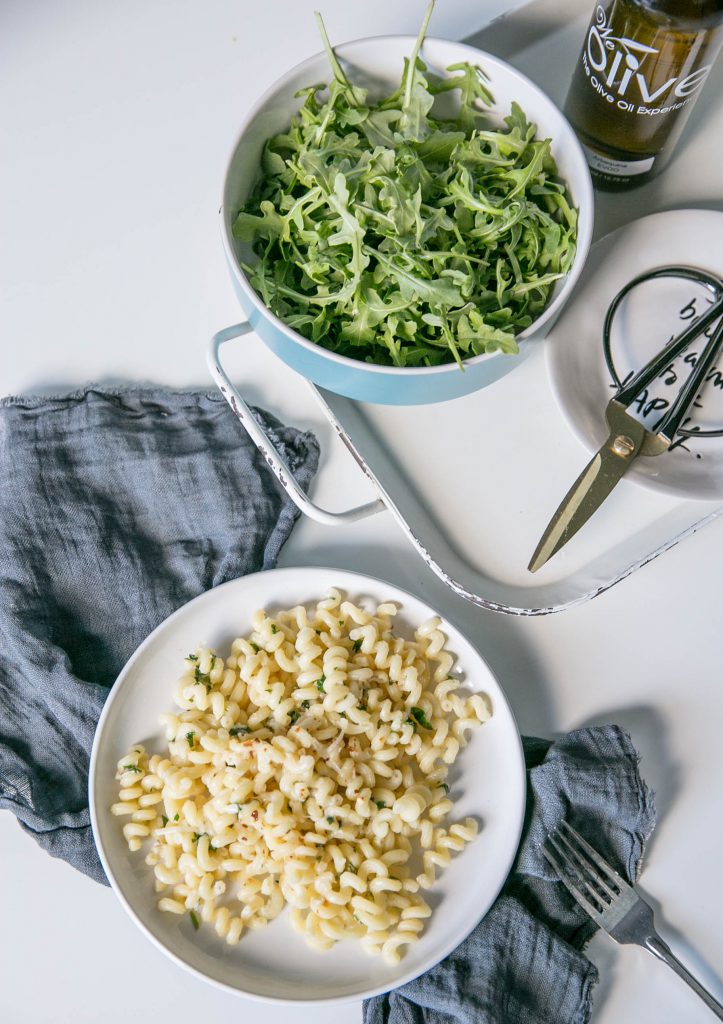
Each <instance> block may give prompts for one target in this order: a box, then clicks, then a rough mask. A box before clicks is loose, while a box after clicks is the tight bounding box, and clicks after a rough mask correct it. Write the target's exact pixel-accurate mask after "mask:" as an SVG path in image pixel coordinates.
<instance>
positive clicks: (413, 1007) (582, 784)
mask: <svg viewBox="0 0 723 1024" xmlns="http://www.w3.org/2000/svg"><path fill="white" fill-rule="evenodd" d="M523 743H524V748H525V761H526V764H527V810H526V816H525V825H524V829H523V838H522V843H521V845H520V849H519V851H518V854H517V859H516V861H515V864H514V866H513V869H512V872H511V873H510V876H509V878H508V879H507V882H506V883H505V886H504V888H503V890H502V893H501V894H500V896H499V897H498V899H497V900H496V902H495V903H494V905H493V906H492V909H491V910H490V911H489V913H488V914H487V915H486V916H485V917H484V918H483V919H482V921H481V922H480V923H479V924H478V925H477V927H476V928H475V929H474V931H473V932H472V934H471V935H469V936H468V938H467V939H465V941H464V942H462V944H461V945H460V946H458V947H457V949H456V950H455V951H454V952H453V953H452V954H450V956H448V957H447V958H446V959H445V960H443V961H442V963H440V964H438V965H437V966H436V967H433V968H432V970H430V971H428V972H427V974H423V975H422V976H421V977H419V978H416V979H415V980H414V981H410V982H409V983H408V984H406V985H402V986H401V987H400V988H398V989H395V990H394V991H393V992H390V993H387V994H386V995H383V996H378V997H376V998H375V999H371V1000H369V1001H368V1002H366V1003H365V1004H364V1024H585V1022H586V1021H588V1020H589V1018H590V1011H591V1005H592V1004H591V993H592V988H593V986H594V984H595V982H596V981H597V968H595V967H594V965H593V964H591V963H590V961H589V960H588V959H587V957H585V956H584V954H583V953H582V952H580V950H581V949H582V947H583V946H584V944H585V942H587V940H588V939H589V938H590V936H591V935H592V933H593V932H594V931H595V926H594V924H593V923H592V922H591V920H590V919H589V918H588V916H587V914H585V912H584V911H582V910H581V909H580V908H579V907H578V905H577V904H576V903H575V901H574V900H573V898H572V897H571V896H570V895H569V894H568V892H567V891H566V890H565V888H564V886H563V885H562V883H561V882H560V881H559V880H558V879H557V877H556V875H555V872H554V871H553V870H552V868H551V867H550V865H549V864H548V863H547V861H546V860H545V858H544V857H543V855H542V844H543V842H544V839H545V837H546V835H547V834H548V832H550V831H551V830H552V829H553V828H555V826H556V825H558V824H559V822H560V821H561V820H562V819H563V818H566V819H567V821H569V823H570V824H571V825H572V826H573V827H574V828H576V829H577V830H578V832H580V833H581V834H582V835H583V836H584V837H585V838H586V839H587V840H588V842H590V843H592V844H593V845H594V846H595V847H597V849H598V850H599V851H600V853H601V854H602V855H603V857H605V858H606V859H607V860H608V861H609V862H610V863H611V864H613V865H614V866H615V867H616V868H617V870H618V871H619V872H620V873H621V874H622V875H624V876H625V877H626V878H627V879H628V880H630V881H633V880H634V879H635V878H636V877H637V872H638V867H639V865H640V860H641V857H642V855H643V850H644V847H645V843H646V841H647V839H648V837H649V835H650V833H651V832H652V830H653V826H654V824H655V808H654V803H653V795H652V793H651V792H650V790H649V789H648V788H647V786H646V785H645V783H644V782H643V781H642V779H641V778H640V774H639V771H638V756H637V754H636V752H635V749H634V747H633V745H632V742H631V740H630V737H629V736H628V734H627V733H625V732H624V731H623V730H622V729H620V728H619V727H618V726H615V725H608V726H600V727H595V728H589V729H579V730H577V731H575V732H571V733H568V734H567V735H566V736H563V737H561V738H560V739H558V740H557V741H556V742H553V743H551V742H549V741H547V740H540V739H534V738H527V737H526V738H524V740H523Z"/></svg>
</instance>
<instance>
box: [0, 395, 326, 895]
mask: <svg viewBox="0 0 723 1024" xmlns="http://www.w3.org/2000/svg"><path fill="white" fill-rule="evenodd" d="M257 413H258V414H259V415H260V416H261V418H262V419H263V420H264V421H265V424H266V425H267V427H269V428H270V433H271V436H272V439H273V441H274V443H275V445H276V447H277V448H278V450H279V451H280V452H281V453H282V455H283V456H284V457H285V458H286V460H287V462H288V464H289V467H290V468H291V470H292V471H293V473H294V476H295V477H296V479H297V480H298V482H299V483H300V484H301V486H302V487H304V488H306V487H307V486H308V485H309V483H310V481H311V479H312V477H313V475H314V472H315V471H316V467H317V464H318V456H319V448H318V444H317V442H316V439H315V438H314V436H313V435H312V434H310V433H302V432H300V431H298V430H294V429H292V428H289V427H284V426H282V424H280V423H279V422H278V421H277V420H275V419H274V418H273V417H271V416H269V415H268V414H264V413H260V412H259V411H258V410H257ZM297 515H298V511H297V509H296V507H295V505H294V504H293V503H292V502H291V501H290V500H289V499H288V498H287V497H286V496H285V495H284V494H282V492H281V491H280V489H279V488H277V486H276V484H275V482H274V480H273V477H272V476H271V473H270V471H269V469H268V467H267V466H266V464H265V462H264V459H263V457H262V456H261V455H260V454H259V453H258V451H257V449H256V448H255V446H254V444H253V442H252V441H251V440H250V438H249V437H248V435H247V434H246V432H245V431H244V430H243V429H241V427H240V426H239V424H238V422H237V420H236V418H235V416H234V415H233V413H232V411H231V410H230V409H229V407H228V405H227V404H226V402H225V400H224V399H223V397H222V396H221V395H220V394H219V393H218V392H216V393H213V394H205V393H199V392H196V393H188V392H177V391H176V392H174V391H167V390H161V389H157V390H154V389H122V390H115V391H113V390H105V389H101V388H88V389H86V390H84V391H81V392H78V393H76V394H73V395H70V396H66V397H62V398H53V399H46V398H7V399H4V400H2V401H0V808H8V809H9V810H11V811H12V812H13V813H14V814H15V815H16V816H17V817H18V819H19V821H20V823H21V825H22V826H23V828H24V829H26V830H27V831H28V832H30V833H31V834H32V835H33V836H34V837H35V838H36V839H37V841H38V842H39V843H40V844H41V846H43V847H44V848H45V849H46V850H48V851H49V852H50V853H51V854H52V855H53V856H55V857H62V858H63V859H64V860H67V861H69V862H70V863H71V864H73V865H74V866H75V867H76V868H79V869H80V870H81V871H83V872H85V873H86V874H87V875H90V876H91V877H92V878H95V879H97V880H98V881H105V876H104V874H103V870H102V868H101V865H100V861H99V859H98V855H97V853H96V850H95V846H94V844H93V837H92V834H91V829H90V824H89V815H88V802H87V792H86V790H87V776H88V762H89V757H90V750H91V745H92V742H93V734H94V732H95V726H96V723H97V721H98V716H99V715H100V711H101V708H102V707H103V703H104V701H105V698H106V696H107V694H108V689H109V687H110V686H111V685H112V684H113V682H114V680H115V678H116V676H117V674H118V673H119V671H120V669H121V668H122V667H123V664H124V663H125V662H126V660H127V659H128V658H129V656H130V655H131V654H132V653H133V651H134V650H135V648H136V647H137V646H138V645H139V644H140V643H141V641H142V640H144V639H145V637H146V636H147V635H148V634H149V633H150V632H151V631H152V630H153V629H154V628H155V627H156V626H157V625H158V624H159V623H160V622H161V621H162V620H163V619H165V618H166V617H167V616H168V615H170V614H171V612H173V611H174V610H175V609H176V608H178V607H179V606H180V605H182V604H184V603H185V602H186V601H189V600H190V599H191V598H193V597H196V596H197V595H198V594H200V593H202V592H203V591H205V590H208V589H209V588H210V587H215V586H217V585H218V584H219V583H224V582H225V581H226V580H230V579H234V578H236V577H238V576H242V575H243V574H245V573H250V572H256V571H258V570H261V569H269V568H271V567H272V566H273V565H274V564H275V561H276V558H277V556H278V554H279V550H280V548H281V546H282V544H283V543H284V541H285V540H286V538H287V537H288V536H289V533H290V531H291V528H292V526H293V524H294V520H295V518H296V517H297Z"/></svg>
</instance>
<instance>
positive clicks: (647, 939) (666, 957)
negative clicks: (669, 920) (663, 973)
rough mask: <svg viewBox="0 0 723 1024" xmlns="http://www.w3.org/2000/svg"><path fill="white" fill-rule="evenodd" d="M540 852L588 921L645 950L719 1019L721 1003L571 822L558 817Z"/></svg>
mask: <svg viewBox="0 0 723 1024" xmlns="http://www.w3.org/2000/svg"><path fill="white" fill-rule="evenodd" d="M542 852H543V853H544V855H545V857H546V858H547V860H548V861H549V862H550V864H552V866H553V867H554V869H555V870H556V871H557V873H558V875H559V876H560V881H561V882H562V883H563V884H564V885H565V886H566V888H567V889H568V890H569V892H571V893H572V895H573V896H574V897H575V899H576V900H577V902H578V903H579V904H580V906H581V907H582V908H583V909H584V910H586V911H587V912H588V914H589V915H590V917H591V918H592V919H593V921H595V922H596V923H597V924H598V925H599V926H600V927H601V928H602V929H604V930H605V931H606V932H607V933H608V934H609V935H611V936H612V937H613V938H614V939H615V941H616V942H621V943H624V944H629V943H635V944H636V945H638V946H643V947H644V948H645V949H649V950H650V952H651V953H654V954H655V956H657V957H658V959H659V960H663V961H664V962H665V963H666V964H667V965H668V967H672V968H673V970H674V971H675V973H676V974H677V975H678V977H680V978H682V979H683V981H685V982H687V984H688V985H690V987H691V988H692V989H693V991H694V992H696V993H697V994H698V995H699V996H700V998H701V999H702V1000H703V1002H704V1003H705V1004H706V1006H708V1007H709V1008H710V1009H711V1010H712V1011H713V1013H714V1014H715V1015H716V1017H718V1019H719V1020H723V1006H721V1004H720V1003H719V1002H718V1001H717V1000H715V999H714V998H713V996H712V995H711V994H710V992H708V991H707V990H706V989H704V988H703V986H702V985H701V984H700V982H699V981H696V979H695V978H694V977H693V975H692V974H691V973H690V972H689V971H688V970H687V968H685V967H684V966H683V964H682V963H681V962H680V960H678V958H677V957H676V956H675V955H674V954H673V953H672V951H671V949H670V947H669V946H668V944H667V943H666V942H664V941H663V940H662V939H661V938H660V936H659V935H658V933H657V932H656V930H655V924H654V921H653V908H652V907H651V906H650V904H649V903H646V902H645V900H644V899H643V898H642V896H640V895H639V894H638V892H637V890H636V889H634V888H633V886H632V885H629V884H628V882H626V881H625V879H624V878H621V876H620V875H619V874H618V873H617V871H614V870H613V868H611V867H610V865H609V864H608V863H607V861H605V860H603V858H602V857H601V856H600V854H599V853H598V852H597V850H594V849H593V848H592V846H590V844H589V843H587V842H586V841H585V840H584V839H583V838H582V836H581V835H580V834H579V833H578V832H576V831H575V829H574V828H573V827H572V826H571V825H568V824H567V822H566V821H563V822H562V824H561V825H560V826H559V827H558V828H556V829H555V831H554V832H552V833H550V835H549V836H548V837H547V842H546V843H545V846H544V847H543V851H542Z"/></svg>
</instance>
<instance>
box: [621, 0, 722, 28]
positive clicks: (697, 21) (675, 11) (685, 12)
mask: <svg viewBox="0 0 723 1024" xmlns="http://www.w3.org/2000/svg"><path fill="white" fill-rule="evenodd" d="M626 3H627V4H629V6H630V7H634V8H637V9H638V10H640V11H641V12H644V13H646V14H649V15H650V16H652V17H654V18H656V19H659V20H660V21H662V22H663V23H665V24H666V25H670V27H675V28H678V29H682V30H690V31H695V32H704V31H706V30H708V29H711V28H716V27H717V26H718V25H720V24H722V23H723V0H684V2H683V3H681V2H680V0H677V2H676V0H626Z"/></svg>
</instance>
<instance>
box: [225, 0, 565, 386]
mask: <svg viewBox="0 0 723 1024" xmlns="http://www.w3.org/2000/svg"><path fill="white" fill-rule="evenodd" d="M432 7H433V0H432V3H430V5H429V7H428V9H427V13H426V15H425V18H424V22H423V25H422V29H421V32H420V34H419V37H418V39H417V42H416V44H415V46H414V48H413V50H412V53H411V55H410V56H409V58H408V59H407V60H406V61H405V66H404V71H403V73H402V81H401V83H400V86H399V88H398V89H397V90H396V91H395V92H394V93H393V95H392V96H388V97H385V98H382V99H380V100H378V101H376V100H374V101H373V100H372V99H371V98H370V97H368V95H367V92H366V90H365V89H363V88H361V87H359V86H357V85H352V84H351V83H350V82H349V80H348V79H347V77H346V74H345V73H344V71H343V70H342V68H341V66H340V65H339V63H338V61H337V59H336V57H335V56H334V52H333V50H332V48H331V45H330V44H329V42H328V39H327V37H326V33H325V31H323V28H322V39H323V42H324V46H325V49H326V50H327V53H328V56H329V60H330V63H331V65H332V72H333V79H334V80H333V81H332V84H331V86H330V88H329V98H328V99H327V100H322V98H321V95H320V93H321V88H322V87H321V86H319V85H313V84H312V83H309V87H308V88H306V89H304V90H302V92H301V95H302V96H303V100H302V106H301V110H300V112H299V114H298V116H297V117H295V118H294V119H293V121H292V122H291V124H290V126H289V127H288V128H287V129H286V130H285V131H283V132H282V133H280V134H277V135H275V136H273V137H272V138H270V139H268V141H267V142H266V146H265V149H264V154H263V159H262V165H263V171H262V176H261V178H260V180H259V181H258V183H257V184H256V186H255V188H254V190H253V192H252V194H251V196H250V197H249V199H248V200H247V202H246V203H245V204H244V206H243V207H242V208H241V209H240V211H239V212H238V215H237V216H236V219H235V222H234V226H233V233H234V235H235V237H236V238H237V239H239V240H241V241H246V242H251V243H252V244H253V248H254V252H255V254H256V260H255V261H254V263H253V265H251V266H247V265H245V266H244V269H245V270H246V271H247V273H248V275H249V278H250V281H251V284H252V285H253V287H254V288H255V289H256V291H257V292H258V294H259V295H260V296H261V297H262V299H263V301H264V302H265V304H266V305H267V306H268V307H269V308H270V309H271V311H272V312H274V313H275V314H276V315H277V316H279V317H280V318H281V319H282V320H284V322H285V323H287V324H288V325H289V326H290V327H292V328H293V329H294V330H296V331H298V332H299V333H300V334H302V335H303V336H304V337H305V338H308V339H309V340H310V341H312V342H314V343H316V344H319V345H322V346H323V347H325V348H327V349H330V350H331V351H333V352H335V353H337V354H338V355H341V356H346V357H350V358H352V359H357V360H360V361H363V362H370V363H375V364H382V365H387V366H389V365H391V366H436V365H438V364H440V363H449V362H452V361H456V362H457V363H458V364H459V365H460V366H463V365H464V364H463V361H464V360H465V359H470V358H473V357H474V356H477V355H480V354H482V353H485V352H495V351H502V352H504V353H515V352H517V351H518V346H517V342H516V340H515V336H516V335H517V334H519V333H520V331H522V330H524V329H525V328H526V327H528V326H529V325H530V324H531V323H532V322H533V321H534V320H535V319H536V318H537V317H539V315H540V314H541V312H542V311H543V310H544V309H545V307H546V306H547V304H548V303H549V301H550V299H551V296H552V293H553V288H554V285H555V282H556V281H557V280H559V279H560V278H561V277H563V276H564V275H565V274H566V273H567V272H568V271H569V270H570V267H571V266H572V263H573V260H574V257H575V244H576V230H577V212H576V210H575V209H574V208H573V206H572V202H571V199H570V195H569V193H568V191H567V188H566V186H565V183H564V181H563V180H562V179H561V178H560V177H559V175H558V171H557V167H556V165H555V162H554V160H553V157H552V155H551V153H550V140H549V139H538V138H537V137H536V132H535V126H534V125H533V124H531V123H530V122H529V121H528V120H527V118H526V116H525V114H524V113H523V111H522V110H521V109H520V107H519V106H518V105H517V104H516V103H512V105H511V110H510V113H509V114H508V116H507V117H506V118H505V124H504V125H503V126H502V127H498V126H496V125H495V124H494V123H492V122H491V119H490V117H489V115H487V112H486V111H485V110H484V109H482V108H483V107H485V106H486V107H490V106H491V105H492V103H493V96H492V94H491V93H490V91H489V89H488V87H487V83H488V79H487V77H486V75H485V74H484V72H483V71H482V69H480V68H478V67H475V66H473V65H472V64H469V63H467V62H464V63H459V64H454V65H452V66H451V67H449V68H448V69H447V71H448V72H449V74H448V75H447V76H446V77H440V76H439V75H438V74H432V73H430V72H429V71H428V69H427V67H426V65H425V63H424V62H423V61H422V59H421V57H420V46H421V43H422V41H423V39H424V36H425V34H426V30H427V24H428V22H429V17H430V15H431V12H432ZM436 70H437V69H436V68H435V71H436ZM449 92H457V93H458V94H459V97H460V101H459V104H458V105H457V113H456V116H454V117H449V116H448V115H447V114H446V113H442V112H438V111H437V110H436V109H435V106H434V104H435V101H436V100H437V98H438V97H439V98H440V99H441V100H444V99H445V98H446V96H445V94H446V93H449Z"/></svg>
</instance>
